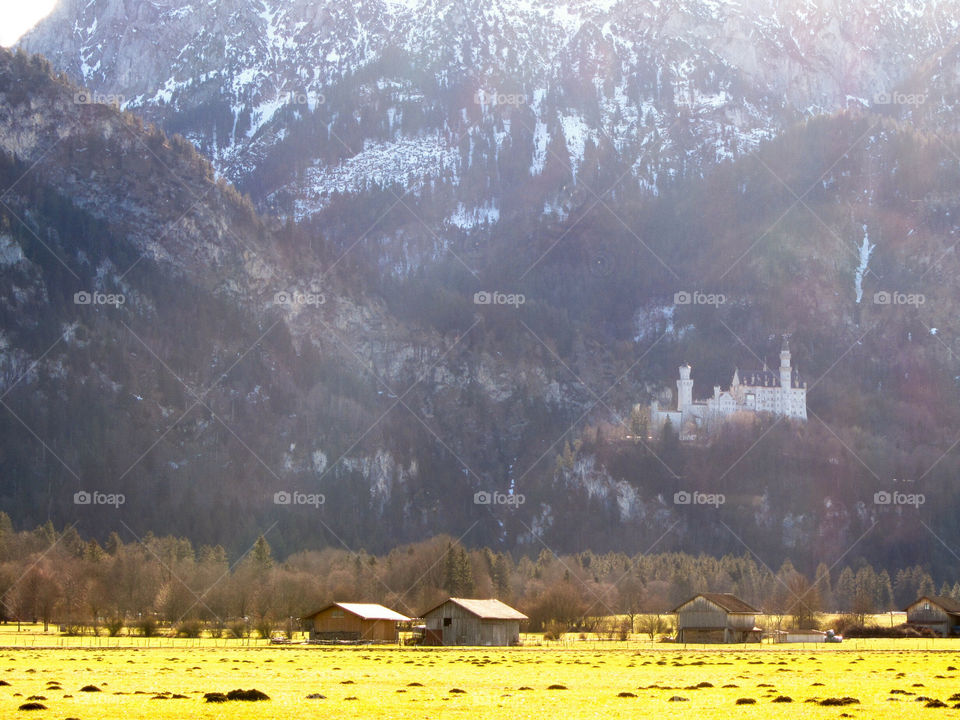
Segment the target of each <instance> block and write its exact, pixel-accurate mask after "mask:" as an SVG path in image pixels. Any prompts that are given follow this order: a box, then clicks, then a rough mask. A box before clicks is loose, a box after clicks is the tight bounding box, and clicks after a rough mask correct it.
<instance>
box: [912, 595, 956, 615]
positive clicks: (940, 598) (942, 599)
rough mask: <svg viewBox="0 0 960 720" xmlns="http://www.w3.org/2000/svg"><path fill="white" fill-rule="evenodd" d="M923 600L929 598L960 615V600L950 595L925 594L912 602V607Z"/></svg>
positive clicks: (953, 613)
mask: <svg viewBox="0 0 960 720" xmlns="http://www.w3.org/2000/svg"><path fill="white" fill-rule="evenodd" d="M923 600H929V601H930V602H932V603H933V604H934V605H937V606H939V607H941V608H943V609H944V610H945V611H946V612H948V613H950V614H951V615H960V602H957V601H956V600H954V599H953V598H952V597H950V596H948V595H924V596H922V597H919V598H917V599H916V600H914V601H913V602H912V603H910V607H913V606H914V605H916V604H917V603H918V602H922V601H923Z"/></svg>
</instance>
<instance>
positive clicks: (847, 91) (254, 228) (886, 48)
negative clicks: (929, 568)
mask: <svg viewBox="0 0 960 720" xmlns="http://www.w3.org/2000/svg"><path fill="white" fill-rule="evenodd" d="M955 9H956V8H955V4H953V3H918V4H913V5H910V6H906V5H881V4H879V3H876V4H871V3H846V2H843V3H798V2H793V3H772V2H749V3H742V4H733V3H731V4H716V3H706V2H698V3H694V2H689V3H681V2H675V3H669V2H661V3H659V4H654V3H620V4H609V3H608V4H603V3H571V4H568V5H566V6H557V5H546V4H535V3H507V2H502V3H498V2H477V3H472V4H471V3H457V4H453V3H451V4H446V3H428V4H422V5H421V4H414V5H401V4H376V3H363V4H362V5H359V6H355V7H349V8H347V7H342V6H340V5H333V4H331V5H317V4H315V3H309V4H308V3H282V4H280V3H277V4H276V5H271V4H265V3H260V2H255V3H254V2H234V3H229V2H228V3H216V4H208V5H203V6H200V5H196V4H187V3H179V4H176V3H166V4H159V3H155V2H142V3H141V2H128V3H124V4H119V3H110V2H101V1H99V0H97V1H96V2H93V3H73V2H64V3H62V4H61V5H60V6H59V7H58V9H57V10H56V11H55V12H54V14H53V15H51V17H50V18H48V19H47V20H46V21H45V22H44V23H42V24H41V25H40V26H39V27H38V28H37V29H36V30H34V31H33V32H32V33H31V34H30V35H29V36H27V37H26V38H25V39H24V41H23V46H24V48H26V49H29V50H30V51H36V52H41V53H42V54H44V55H45V56H47V57H48V58H49V59H50V60H51V62H52V63H53V66H54V67H56V68H57V69H58V70H60V71H62V72H63V73H65V74H64V75H62V76H55V75H54V73H53V72H52V71H51V69H50V68H49V67H48V66H46V65H45V64H44V63H43V62H42V61H40V60H38V59H37V58H36V57H28V56H25V55H23V56H11V55H7V54H5V55H4V56H3V73H2V75H0V93H2V95H3V98H2V99H3V101H4V102H3V104H2V105H0V108H2V109H0V149H2V150H3V151H4V152H5V153H6V156H5V157H6V159H5V169H4V178H3V180H4V182H3V183H2V184H0V187H10V190H8V191H7V192H6V193H5V194H4V195H2V196H0V199H2V200H3V203H4V205H3V206H0V212H2V213H3V217H4V223H5V225H4V229H5V230H4V236H3V237H4V240H3V242H4V246H3V247H4V251H3V257H4V258H6V259H7V261H6V262H5V264H4V266H3V272H2V273H0V276H2V278H3V283H4V297H5V298H6V300H5V301H4V325H3V328H4V343H3V344H4V347H3V354H2V362H3V363H4V365H3V367H4V368H6V369H5V372H4V386H3V389H2V391H0V392H3V393H7V394H6V395H4V396H3V402H4V404H5V405H7V408H6V409H7V414H6V415H5V416H4V418H3V420H2V422H3V423H5V425H4V430H5V432H4V435H3V437H5V438H8V440H7V441H5V442H4V443H3V447H2V448H0V452H2V453H3V457H4V458H5V461H4V477H3V481H2V484H0V498H2V502H3V505H4V508H7V507H9V508H10V509H11V510H12V512H10V514H11V516H12V517H14V519H15V521H17V522H18V523H21V524H31V523H34V524H35V523H39V522H43V521H45V520H47V519H48V518H52V519H54V520H55V521H57V522H61V523H62V522H66V521H70V522H73V521H77V522H80V523H81V524H83V526H84V528H83V529H85V530H86V531H88V532H100V533H104V534H105V533H106V532H109V530H112V529H116V526H117V524H118V520H119V519H120V518H123V519H124V522H126V523H127V524H128V525H129V526H130V528H135V531H136V532H138V533H139V532H146V531H148V530H150V531H154V532H171V533H177V534H184V535H189V536H191V537H193V538H195V539H196V541H198V542H210V543H213V542H222V543H224V544H229V545H230V546H231V548H232V549H234V550H242V549H244V548H245V547H246V546H248V545H249V543H250V542H252V540H253V539H254V538H255V536H256V534H258V533H259V532H262V531H264V530H266V529H268V528H269V529H270V531H271V533H273V535H272V536H270V541H271V544H272V545H273V546H274V547H275V548H276V549H277V550H278V552H280V553H288V552H291V551H294V550H296V549H299V548H301V547H304V546H316V545H327V544H340V545H341V546H342V545H346V546H347V547H350V548H358V547H365V548H368V549H372V550H377V549H383V548H387V547H391V546H393V545H395V544H396V543H398V542H403V541H406V540H413V539H417V538H422V537H425V536H428V535H431V534H435V533H440V532H444V533H449V534H450V535H451V536H453V537H460V536H462V535H464V533H466V536H465V538H464V541H465V542H470V543H476V544H486V545H490V546H495V547H499V548H502V549H508V550H512V551H516V552H524V553H534V554H536V553H539V552H540V550H542V549H544V547H548V548H551V549H555V550H557V551H564V552H568V551H569V552H576V551H579V550H582V549H585V548H590V549H593V550H596V551H603V550H608V549H613V550H624V551H628V552H643V551H645V550H646V549H647V548H649V547H651V546H652V545H653V544H654V543H657V545H656V547H657V549H658V550H672V549H676V550H686V551H689V552H701V551H704V550H709V551H710V552H711V553H719V552H738V553H739V552H742V551H743V550H744V545H747V546H748V547H750V548H758V549H759V548H763V549H764V553H765V554H766V553H769V555H770V557H769V558H767V557H764V561H765V562H768V563H770V564H772V563H774V562H778V563H779V558H782V557H784V556H787V555H794V556H795V555H796V549H797V548H804V549H808V550H809V551H810V556H811V557H813V556H814V555H816V557H817V558H820V559H825V560H827V561H830V560H831V559H835V557H836V556H837V555H839V554H841V553H843V552H845V551H846V550H848V549H849V548H850V547H851V544H853V543H855V541H857V538H859V537H861V536H864V533H874V535H872V536H871V540H870V542H869V543H864V544H863V545H858V546H857V552H858V553H859V554H862V555H863V556H864V557H867V558H869V559H870V560H871V561H876V562H878V563H880V564H884V563H888V562H890V563H893V561H894V560H896V563H897V564H900V565H903V564H907V563H911V562H928V561H930V562H936V563H941V564H942V563H949V562H950V559H949V557H946V556H944V554H943V550H942V548H943V544H942V543H941V540H942V541H943V542H944V543H946V544H947V545H950V544H951V543H954V542H956V541H957V540H960V537H956V535H957V531H956V530H955V529H953V524H952V522H951V521H950V513H951V508H952V507H955V501H956V500H957V498H956V491H955V490H954V489H953V488H952V481H951V478H952V477H953V476H954V475H955V472H956V470H957V469H958V468H956V467H955V465H956V459H955V457H954V456H955V441H956V437H957V436H958V435H960V413H958V411H957V407H958V405H957V393H958V381H957V378H958V377H960V370H958V368H957V361H956V357H955V350H956V348H955V342H954V338H956V337H957V329H958V328H957V324H956V321H955V318H956V316H957V313H956V310H957V308H956V300H955V298H956V297H958V291H960V287H957V280H956V278H957V277H958V274H957V272H956V269H955V267H954V264H955V261H956V259H955V255H954V252H953V246H954V244H955V241H956V240H955V238H956V233H957V223H956V220H955V218H956V216H957V211H958V207H957V205H958V203H960V177H958V167H957V163H956V162H954V160H955V158H956V157H960V154H958V153H960V144H958V140H957V137H956V135H955V134H954V125H955V113H954V110H953V107H954V106H953V105H952V104H951V102H952V101H951V95H950V93H951V92H952V91H951V87H952V86H951V84H950V81H949V78H950V77H951V76H952V75H951V73H952V72H953V68H955V60H954V59H953V58H955V53H954V52H953V51H952V50H951V49H950V48H951V47H953V46H952V44H951V43H953V40H952V38H953V37H954V35H955V30H956V20H955V17H956V13H955V12H953V10H955ZM945 48H946V49H945ZM72 83H82V87H81V86H80V85H76V86H74V85H73V84H72ZM921 86H922V93H923V102H919V101H918V97H919V95H920V94H921V91H920V90H919V89H917V88H919V87H921ZM911 97H912V98H913V99H912V100H910V101H908V100H909V99H910V98H911ZM115 106H117V107H115ZM120 108H123V110H122V111H121V110H120ZM150 123H154V124H156V126H157V128H159V129H155V128H153V127H152V126H151V125H150ZM177 133H180V134H182V137H181V136H179V135H177ZM234 185H235V187H236V188H237V190H234V189H233V187H234ZM238 191H239V192H238ZM294 221H296V222H294ZM141 258H142V259H141ZM131 264H132V268H131V269H129V270H128V268H130V267H131ZM698 290H699V291H703V292H706V293H717V294H720V295H722V296H723V297H724V300H725V301H724V302H723V303H721V304H719V305H717V306H700V305H684V304H678V303H677V302H676V301H675V294H676V293H678V292H681V291H685V292H693V291H698ZM94 291H99V292H101V293H104V294H106V295H109V294H111V293H113V294H117V293H120V294H122V295H123V296H124V298H125V300H126V299H127V298H129V299H130V300H129V302H124V303H123V304H122V305H120V306H106V307H100V306H84V305H76V304H75V303H74V301H73V297H74V293H77V292H88V293H92V292H94ZM480 292H486V293H487V294H486V295H480V296H478V297H477V298H475V293H480ZM494 292H496V293H500V294H499V295H497V296H496V297H498V298H500V299H508V298H511V297H512V298H513V299H514V302H513V303H512V304H505V305H497V304H493V303H490V304H483V300H485V299H488V298H491V297H493V295H491V294H490V293H494ZM877 293H880V295H879V296H877V295H876V294H877ZM884 293H886V294H887V296H888V297H893V298H895V300H894V301H893V302H891V303H888V304H884V303H883V302H882V298H883V297H884V295H883V294H884ZM875 297H880V298H881V300H880V301H877V300H875ZM901 297H902V298H903V299H904V302H903V303H900V302H899V300H900V298H901ZM911 298H912V300H911ZM921 298H922V302H921ZM478 299H479V300H480V303H479V304H478V302H477V300H478ZM108 310H109V312H107V311H108ZM783 333H789V334H791V336H792V337H791V348H792V349H793V353H794V360H795V362H796V363H798V364H799V366H800V370H801V373H803V376H804V378H805V379H807V380H808V382H809V383H810V392H809V396H808V399H809V403H810V417H811V420H810V422H808V423H807V424H806V425H803V426H797V425H793V424H788V423H778V422H776V421H774V420H772V419H765V420H761V421H759V422H758V423H757V424H756V425H747V426H743V425H731V426H730V427H729V428H727V429H726V430H725V432H724V433H723V434H722V435H721V436H719V437H717V438H715V439H714V441H713V442H712V443H711V444H709V445H706V446H690V445H683V444H679V443H677V442H676V439H675V438H674V437H672V436H670V435H669V434H666V435H665V436H664V437H654V438H648V439H647V440H646V441H642V442H636V441H635V440H624V439H623V438H624V435H626V434H633V435H636V434H637V433H636V432H633V431H634V430H635V429H636V428H637V427H639V428H642V426H643V414H642V412H640V413H634V412H633V408H634V405H636V404H640V406H641V407H643V406H644V405H645V404H646V403H648V402H649V401H650V400H651V399H652V398H653V397H656V396H661V397H663V399H664V401H665V402H671V399H670V395H669V393H667V394H666V396H664V388H668V389H669V388H670V387H671V386H672V385H673V384H674V381H675V378H676V367H677V366H678V365H679V364H680V363H681V362H683V361H689V362H690V363H691V364H692V365H693V366H694V377H695V380H696V388H695V396H697V397H702V396H704V395H709V394H710V392H711V389H712V387H713V386H714V385H715V384H720V385H723V386H726V384H727V383H729V381H730V377H731V376H732V374H733V370H734V368H735V367H740V368H741V369H748V368H753V367H757V368H759V367H760V366H762V364H763V363H764V361H765V360H767V359H768V358H769V359H772V360H774V361H775V358H776V352H777V350H778V349H779V345H780V337H779V336H780V335H781V334H783ZM58 338H61V339H60V340H58ZM76 338H80V340H79V341H76V340H75V339H76ZM84 343H85V344H84ZM81 344H82V347H81V346H80V345H81ZM51 346H52V347H51ZM198 396H199V398H200V399H202V400H203V402H201V403H195V402H194V401H195V400H197V399H198ZM54 398H56V399H57V400H54ZM60 398H62V400H60ZM181 416H182V417H181ZM91 418H93V419H91ZM641 434H642V433H641ZM58 458H59V460H58ZM78 468H79V469H78ZM899 483H905V484H904V485H900V484H899ZM899 487H904V488H912V489H914V490H917V489H919V490H920V492H921V493H922V494H924V495H925V497H926V498H928V500H927V502H926V503H925V505H924V506H923V508H922V513H923V514H922V515H920V516H919V517H922V518H923V523H920V522H918V519H917V518H918V514H917V513H916V512H914V513H913V514H910V509H909V508H907V509H905V508H902V507H884V506H881V505H877V504H876V503H875V502H874V496H875V493H877V492H886V491H889V490H892V489H896V488H899ZM86 488H89V489H97V488H101V489H103V490H104V491H106V490H110V491H113V492H123V493H125V494H126V495H127V497H128V498H129V499H128V502H127V503H126V504H125V505H124V506H123V508H121V510H120V511H119V514H118V513H117V512H116V511H114V510H112V509H99V510H98V509H97V508H90V509H89V510H91V512H90V513H85V512H81V513H79V514H78V513H77V510H76V507H75V506H73V505H72V497H73V493H74V492H76V491H78V490H82V489H86ZM293 490H299V491H300V492H302V493H305V494H311V493H313V494H318V493H322V494H323V495H324V496H325V500H326V502H325V503H323V505H322V506H321V507H320V508H319V509H316V508H313V507H287V506H283V505H279V506H278V505H276V504H275V503H274V502H273V494H274V493H276V492H280V491H293ZM684 490H686V491H696V490H700V491H704V492H706V491H711V492H717V493H722V494H724V495H725V496H726V498H727V499H728V500H727V503H726V504H725V505H724V506H723V507H722V508H719V509H717V510H714V509H710V508H685V507H681V506H677V505H676V504H675V503H674V502H673V495H674V493H676V492H680V491H684ZM494 492H500V493H506V495H503V496H499V497H501V499H505V498H511V497H512V498H514V500H512V501H510V502H506V501H505V502H504V504H502V505H497V504H495V503H492V504H479V505H478V504H476V503H475V494H476V493H494ZM519 495H522V496H523V498H524V501H525V502H523V503H522V504H520V503H519V501H518V496H519ZM487 497H490V496H486V495H480V496H479V498H480V499H481V501H482V500H483V499H484V498H487ZM913 510H916V508H914V509H913ZM111 513H113V514H111ZM720 521H722V522H720ZM121 527H122V526H121ZM130 528H126V529H125V530H127V531H128V532H129V531H131V530H130ZM877 528H879V530H878V529H877ZM932 533H936V535H934V534H932ZM931 558H932V559H931ZM794 560H795V561H796V560H797V559H796V557H794ZM892 566H893V565H891V567H892Z"/></svg>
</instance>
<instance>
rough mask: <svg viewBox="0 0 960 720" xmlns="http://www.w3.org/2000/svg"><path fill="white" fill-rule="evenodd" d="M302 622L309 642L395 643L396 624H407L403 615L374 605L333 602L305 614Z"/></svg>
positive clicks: (407, 619)
mask: <svg viewBox="0 0 960 720" xmlns="http://www.w3.org/2000/svg"><path fill="white" fill-rule="evenodd" d="M301 620H302V621H303V622H304V627H305V628H306V629H308V630H309V633H310V640H313V641H329V642H333V641H338V640H346V641H353V642H387V643H395V642H397V623H398V622H410V618H408V617H407V616H405V615H401V614H400V613H398V612H396V611H394V610H391V609H390V608H386V607H384V606H383V605H378V604H377V603H345V602H336V603H331V604H330V605H327V606H326V607H325V608H321V609H320V610H317V611H316V612H315V613H311V614H310V615H305V616H304V617H303V618H301Z"/></svg>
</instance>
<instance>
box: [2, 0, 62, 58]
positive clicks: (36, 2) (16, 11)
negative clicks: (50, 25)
mask: <svg viewBox="0 0 960 720" xmlns="http://www.w3.org/2000/svg"><path fill="white" fill-rule="evenodd" d="M56 4H57V0H0V46H3V47H9V46H10V45H13V44H14V43H15V42H16V41H17V40H18V39H19V38H20V36H21V35H23V34H24V33H25V32H26V31H27V30H29V29H30V28H32V27H33V26H34V25H35V24H36V23H37V21H38V20H39V19H40V18H42V17H43V16H44V15H46V14H47V13H49V12H50V11H51V10H53V6H54V5H56Z"/></svg>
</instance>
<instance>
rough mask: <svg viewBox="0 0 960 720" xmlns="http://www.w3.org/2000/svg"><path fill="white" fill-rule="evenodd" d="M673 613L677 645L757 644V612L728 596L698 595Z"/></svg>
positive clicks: (761, 632) (741, 601)
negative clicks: (680, 643)
mask: <svg viewBox="0 0 960 720" xmlns="http://www.w3.org/2000/svg"><path fill="white" fill-rule="evenodd" d="M673 612H674V614H675V615H676V616H677V642H682V643H748V642H749V643H753V642H757V643H758V642H760V640H761V637H762V635H763V631H762V630H761V629H760V628H758V627H757V626H756V621H757V615H758V614H759V612H760V611H759V610H757V609H756V608H754V607H752V606H750V605H748V604H747V603H745V602H744V601H743V600H741V599H740V598H738V597H737V596H736V595H731V594H730V593H700V594H699V595H695V596H693V597H692V598H690V599H689V600H687V601H686V602H685V603H683V604H681V605H680V606H678V607H677V608H676V609H675V610H674V611H673Z"/></svg>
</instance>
